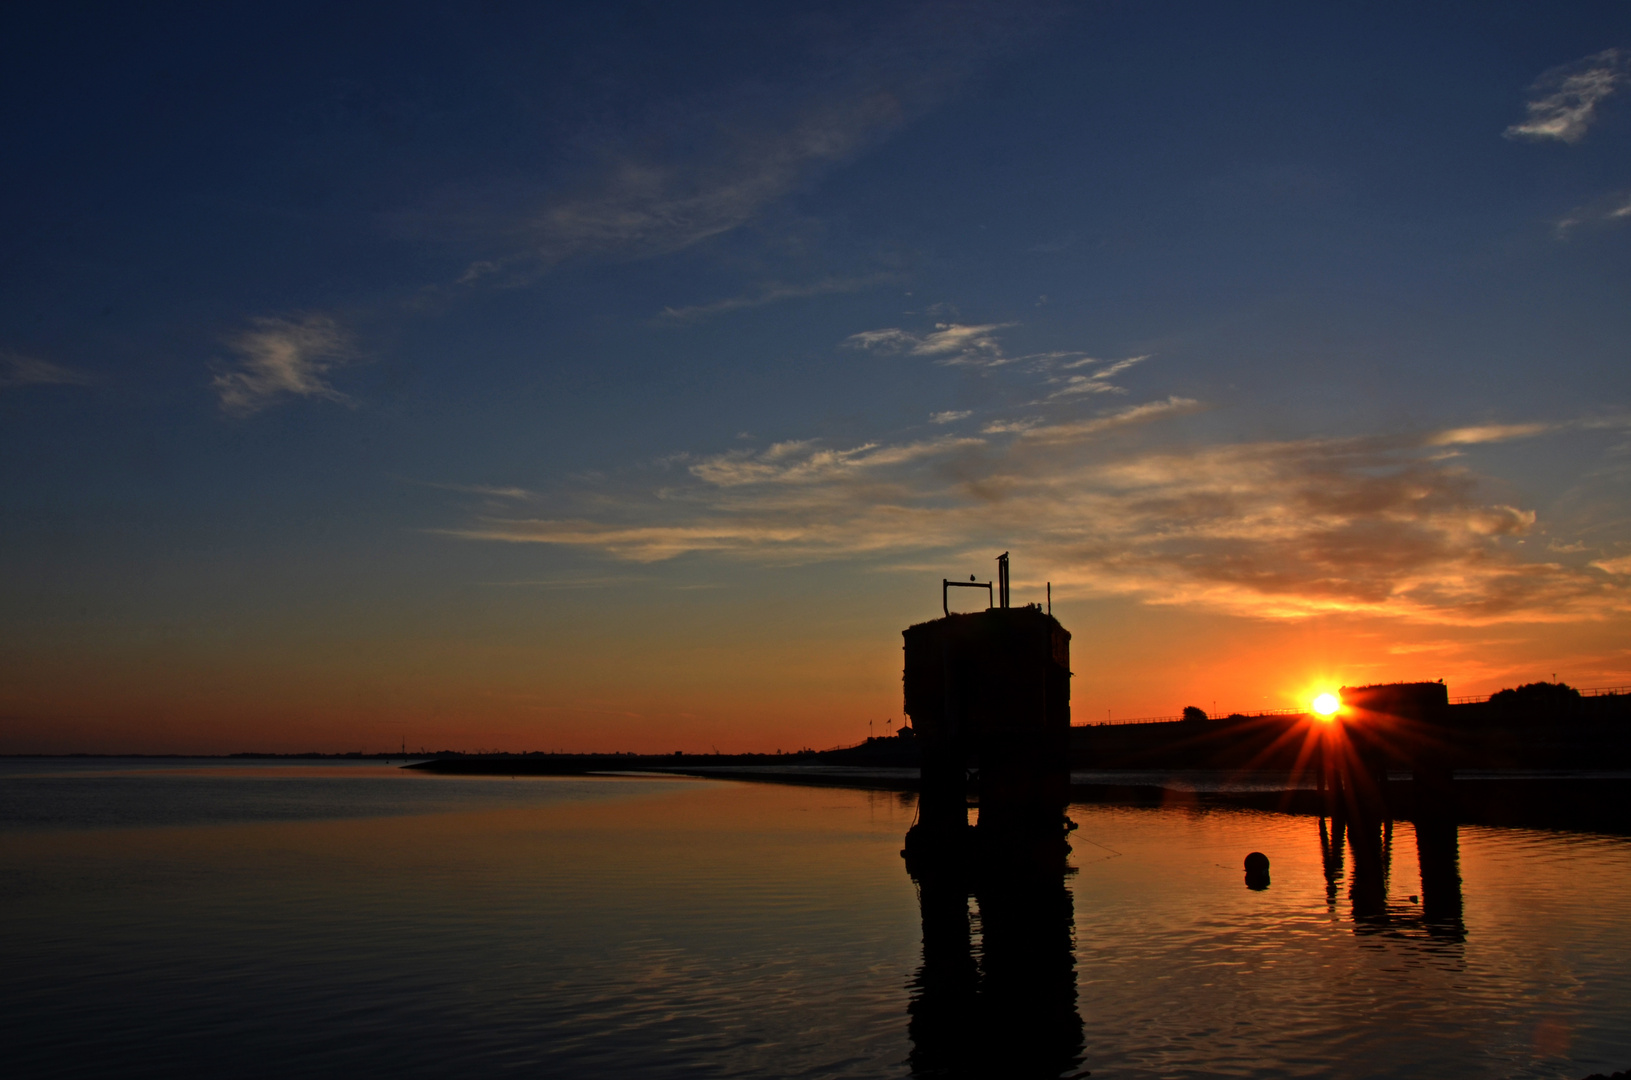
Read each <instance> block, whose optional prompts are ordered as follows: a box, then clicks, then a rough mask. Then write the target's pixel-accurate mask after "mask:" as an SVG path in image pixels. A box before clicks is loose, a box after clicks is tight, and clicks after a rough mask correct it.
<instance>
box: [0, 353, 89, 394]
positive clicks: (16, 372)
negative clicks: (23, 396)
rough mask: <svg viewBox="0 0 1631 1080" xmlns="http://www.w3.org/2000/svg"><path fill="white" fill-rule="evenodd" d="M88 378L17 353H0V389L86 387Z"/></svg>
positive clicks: (59, 365)
mask: <svg viewBox="0 0 1631 1080" xmlns="http://www.w3.org/2000/svg"><path fill="white" fill-rule="evenodd" d="M90 382H91V379H90V376H88V375H85V374H83V373H81V372H78V371H75V370H73V369H72V368H66V367H63V366H62V365H61V364H53V363H51V362H50V361H49V360H39V359H36V358H35V357H32V356H23V355H21V354H19V353H12V352H0V389H6V388H8V387H13V386H88V385H90Z"/></svg>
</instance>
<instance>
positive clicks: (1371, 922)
mask: <svg viewBox="0 0 1631 1080" xmlns="http://www.w3.org/2000/svg"><path fill="white" fill-rule="evenodd" d="M1414 825H1415V831H1416V858H1417V862H1418V866H1419V870H1420V874H1421V895H1420V897H1419V898H1418V897H1416V896H1411V897H1410V898H1409V900H1408V901H1402V900H1397V899H1390V894H1391V892H1392V889H1391V887H1390V881H1389V878H1390V876H1391V874H1392V869H1393V822H1392V821H1385V820H1384V821H1365V820H1360V821H1350V820H1346V819H1344V818H1343V817H1342V816H1337V817H1333V818H1329V819H1327V818H1324V817H1321V818H1320V819H1319V844H1320V858H1321V861H1322V863H1323V865H1324V870H1325V902H1326V904H1327V906H1328V907H1329V908H1330V909H1331V910H1332V911H1333V912H1334V911H1335V910H1336V905H1337V899H1338V896H1339V894H1340V893H1341V890H1342V885H1343V883H1344V878H1345V877H1348V880H1347V885H1348V900H1349V903H1350V905H1351V907H1350V914H1351V917H1352V919H1353V926H1354V933H1356V934H1359V935H1376V934H1381V935H1385V936H1392V937H1399V938H1415V939H1424V940H1427V941H1430V942H1432V943H1433V944H1435V945H1444V944H1460V943H1461V942H1463V941H1465V940H1466V937H1467V930H1466V925H1465V924H1464V923H1463V921H1462V895H1461V866H1460V831H1459V828H1458V826H1457V825H1456V822H1455V819H1454V817H1452V816H1450V815H1448V814H1445V813H1432V812H1431V811H1429V812H1427V813H1424V814H1422V815H1420V817H1419V820H1417V821H1416V822H1415V823H1414ZM1345 846H1346V848H1347V852H1346V857H1345V855H1344V851H1343V848H1344V847H1345ZM1345 862H1346V863H1347V864H1349V865H1351V870H1352V873H1351V876H1349V875H1347V874H1345V872H1344V870H1345Z"/></svg>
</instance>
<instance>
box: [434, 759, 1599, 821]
mask: <svg viewBox="0 0 1631 1080" xmlns="http://www.w3.org/2000/svg"><path fill="white" fill-rule="evenodd" d="M720 757H721V758H726V757H727V756H726V755H720ZM771 757H772V762H774V755H772V756H771ZM714 760H717V759H709V758H706V757H701V758H700V759H699V760H698V761H697V762H696V763H695V764H692V763H686V764H679V763H676V762H675V760H674V759H673V758H672V757H648V758H631V757H622V758H618V757H603V756H600V755H595V756H588V755H585V756H583V757H578V758H570V759H569V758H568V757H567V756H565V755H553V756H551V755H538V756H531V755H528V756H516V757H508V758H506V757H488V758H480V757H462V758H437V759H433V760H430V761H421V762H416V763H414V764H412V765H405V766H403V767H404V768H408V769H414V770H418V771H424V772H432V773H437V774H440V775H450V776H587V775H592V774H597V773H599V774H605V773H614V772H648V773H662V774H667V775H677V776H694V777H700V778H706V779H715V780H740V781H747V782H752V783H770V784H796V785H801V786H811V787H844V788H855V789H862V790H874V791H902V792H915V791H916V790H917V789H918V779H917V777H916V776H915V775H911V773H913V772H915V770H910V769H905V768H883V767H878V768H867V767H864V766H857V767H849V768H846V767H843V766H822V765H783V766H780V767H774V766H772V767H766V766H767V765H771V764H772V763H771V762H764V761H757V762H743V763H741V764H736V763H729V764H727V763H726V762H725V761H720V762H719V763H718V764H715V763H714ZM784 760H785V758H784ZM755 765H757V766H758V767H757V768H755V767H753V766H755ZM1105 771H1109V770H1105ZM1220 771H1222V770H1220ZM1141 772H1143V775H1146V776H1147V775H1148V773H1147V771H1141ZM1141 778H1142V777H1141ZM1385 798H1386V803H1387V809H1388V813H1389V816H1391V817H1392V818H1394V819H1396V820H1401V821H1414V820H1415V819H1416V816H1417V810H1416V799H1415V786H1414V782H1413V781H1411V780H1400V779H1396V780H1389V781H1388V783H1387V786H1386V788H1385ZM1452 799H1453V803H1452V805H1451V813H1452V816H1453V817H1454V819H1455V820H1456V821H1457V822H1459V823H1460V824H1463V825H1494V826H1510V827H1519V828H1538V829H1563V830H1568V831H1579V832H1602V833H1611V834H1616V835H1631V778H1619V777H1597V778H1587V777H1501V776H1493V777H1459V778H1457V779H1456V780H1455V781H1454V782H1453V784H1452ZM1070 801H1071V802H1072V803H1083V804H1099V805H1115V806H1129V807H1143V808H1160V807H1185V808H1190V809H1194V810H1197V811H1202V810H1212V809H1216V810H1255V811H1260V812H1266V813H1279V814H1298V815H1305V816H1317V815H1320V814H1323V813H1325V812H1326V809H1327V808H1326V803H1325V798H1324V796H1323V795H1321V794H1320V793H1319V792H1317V791H1313V790H1309V789H1306V788H1296V789H1286V790H1278V791H1196V790H1193V789H1191V788H1188V787H1184V786H1171V787H1169V786H1165V785H1162V784H1151V783H1127V784H1117V783H1104V782H1095V783H1085V784H1084V783H1073V784H1071V786H1070Z"/></svg>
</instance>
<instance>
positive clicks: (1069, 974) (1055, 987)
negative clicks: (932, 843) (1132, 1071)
mask: <svg viewBox="0 0 1631 1080" xmlns="http://www.w3.org/2000/svg"><path fill="white" fill-rule="evenodd" d="M1036 856H1037V853H1036V852H1026V853H1024V854H1023V856H1016V855H1014V854H1013V853H1006V852H996V851H984V852H979V851H975V852H973V853H970V854H966V855H965V856H964V857H962V858H958V857H953V856H949V855H947V854H933V855H921V854H918V853H916V852H914V854H913V857H912V858H910V859H908V861H907V872H908V873H909V874H910V875H911V877H912V880H913V882H914V883H915V884H916V885H917V892H918V903H919V907H920V909H921V913H922V919H923V964H922V966H921V967H920V968H919V969H918V972H917V975H916V977H915V978H914V979H913V980H912V983H911V1001H910V1003H909V1005H908V1006H907V1013H908V1017H909V1019H908V1024H907V1030H908V1034H909V1035H910V1037H911V1040H912V1052H911V1057H910V1062H911V1066H912V1075H914V1076H921V1077H988V1076H1005V1077H1017V1078H1025V1077H1037V1078H1041V1077H1048V1078H1050V1080H1051V1078H1055V1077H1059V1076H1065V1075H1069V1074H1071V1073H1072V1072H1073V1071H1074V1070H1075V1069H1076V1068H1077V1067H1078V1066H1079V1065H1080V1063H1081V1053H1082V1020H1081V1016H1080V1014H1079V1013H1078V1012H1077V1010H1076V951H1075V941H1074V930H1075V910H1074V906H1073V903H1072V899H1071V894H1070V890H1069V888H1068V887H1067V886H1066V875H1067V874H1068V873H1069V869H1068V867H1067V865H1066V862H1065V852H1064V851H1062V850H1057V849H1056V850H1054V851H1052V852H1051V853H1049V854H1048V855H1046V856H1043V857H1040V858H1038V857H1036ZM970 897H973V898H974V900H975V902H976V903H977V905H978V913H979V914H978V919H977V921H976V920H975V919H972V918H971V917H970V912H969V904H968V901H969V898H970ZM1083 1075H1085V1074H1083Z"/></svg>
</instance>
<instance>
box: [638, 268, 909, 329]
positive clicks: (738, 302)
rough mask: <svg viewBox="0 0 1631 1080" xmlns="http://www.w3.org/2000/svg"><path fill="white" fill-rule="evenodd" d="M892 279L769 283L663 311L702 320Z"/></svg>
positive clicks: (674, 317) (688, 319)
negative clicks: (740, 293) (754, 289)
mask: <svg viewBox="0 0 1631 1080" xmlns="http://www.w3.org/2000/svg"><path fill="white" fill-rule="evenodd" d="M889 280H892V277H891V276H890V275H886V274H874V275H872V276H870V277H848V278H826V279H824V280H822V281H816V282H812V283H810V284H808V285H784V284H775V285H767V286H765V287H764V288H762V289H760V290H759V291H758V292H756V293H753V294H750V295H747V296H732V297H727V298H726V299H724V300H715V301H713V302H712V303H707V304H693V305H691V306H688V307H666V308H664V309H663V311H662V318H664V319H668V320H671V321H674V322H699V321H701V320H703V319H707V318H711V317H713V316H715V315H724V314H728V313H730V312H732V311H741V310H743V309H744V308H756V307H764V306H765V305H767V304H777V303H781V302H782V301H783V300H803V299H805V298H807V297H811V296H831V295H833V294H835V293H852V292H859V291H861V290H862V289H867V288H871V287H872V286H874V285H879V284H882V283H883V282H885V281H889Z"/></svg>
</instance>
